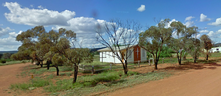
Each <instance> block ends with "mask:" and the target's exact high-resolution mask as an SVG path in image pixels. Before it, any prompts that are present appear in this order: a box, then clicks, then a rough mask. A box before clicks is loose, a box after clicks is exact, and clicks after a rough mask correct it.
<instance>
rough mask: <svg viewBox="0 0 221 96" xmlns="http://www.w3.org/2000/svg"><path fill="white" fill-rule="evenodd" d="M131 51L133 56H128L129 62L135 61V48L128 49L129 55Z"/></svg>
mask: <svg viewBox="0 0 221 96" xmlns="http://www.w3.org/2000/svg"><path fill="white" fill-rule="evenodd" d="M129 52H132V53H131V56H130V57H131V58H130V57H128V58H127V62H134V51H133V48H131V49H129V50H128V55H129Z"/></svg>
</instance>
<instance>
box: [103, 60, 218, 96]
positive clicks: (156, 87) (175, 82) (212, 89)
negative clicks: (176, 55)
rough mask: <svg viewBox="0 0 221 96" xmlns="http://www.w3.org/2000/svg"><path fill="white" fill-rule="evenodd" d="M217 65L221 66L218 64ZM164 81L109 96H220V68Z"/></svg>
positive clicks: (120, 91)
mask: <svg viewBox="0 0 221 96" xmlns="http://www.w3.org/2000/svg"><path fill="white" fill-rule="evenodd" d="M219 64H221V63H220V62H219ZM205 67H207V68H204V69H198V70H196V69H192V70H191V71H190V72H187V73H183V74H180V75H175V76H171V77H169V78H166V79H162V80H158V81H151V82H148V83H144V84H140V85H136V86H133V87H131V88H125V89H120V90H117V91H115V92H112V93H107V94H106V95H109V96H221V67H220V66H216V67H215V68H214V67H211V66H205Z"/></svg>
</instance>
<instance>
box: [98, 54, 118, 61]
mask: <svg viewBox="0 0 221 96" xmlns="http://www.w3.org/2000/svg"><path fill="white" fill-rule="evenodd" d="M118 54H119V52H118ZM119 55H120V54H119ZM101 57H102V52H100V62H102V58H101ZM103 57H104V58H103V62H110V63H121V62H120V60H119V59H118V58H117V57H116V56H113V53H112V52H103Z"/></svg>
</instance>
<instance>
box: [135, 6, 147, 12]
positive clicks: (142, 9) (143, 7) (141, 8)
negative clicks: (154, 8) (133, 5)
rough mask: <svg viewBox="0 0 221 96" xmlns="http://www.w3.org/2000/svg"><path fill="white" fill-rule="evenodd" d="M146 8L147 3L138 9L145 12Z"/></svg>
mask: <svg viewBox="0 0 221 96" xmlns="http://www.w3.org/2000/svg"><path fill="white" fill-rule="evenodd" d="M144 10H145V5H141V6H140V7H139V8H138V9H137V11H140V12H143V11H144Z"/></svg>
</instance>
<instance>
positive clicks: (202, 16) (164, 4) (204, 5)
mask: <svg viewBox="0 0 221 96" xmlns="http://www.w3.org/2000/svg"><path fill="white" fill-rule="evenodd" d="M0 3H1V4H0V51H11V50H17V48H18V46H20V45H21V43H20V42H17V41H15V37H16V36H17V35H18V34H19V33H21V32H22V31H26V30H27V29H31V28H33V27H35V26H38V25H44V26H45V28H46V30H47V31H49V30H51V29H55V30H56V29H58V28H66V29H70V30H73V31H74V32H76V33H77V38H78V40H79V41H81V42H82V43H83V45H84V46H85V47H99V46H100V45H99V44H98V43H97V42H96V40H95V26H96V24H98V23H103V22H108V21H109V20H111V19H120V20H128V19H129V20H135V21H138V22H139V23H140V24H141V25H143V26H144V27H143V28H145V26H153V25H156V20H161V19H165V18H170V19H171V21H181V22H182V23H183V24H185V25H186V26H187V27H190V26H197V27H199V31H200V35H202V34H207V35H209V36H210V38H211V39H212V40H213V42H216V43H218V42H221V11H220V9H221V6H220V4H221V1H220V0H136V1H134V0H1V1H0ZM154 18H155V19H154ZM143 30H146V29H143Z"/></svg>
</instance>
